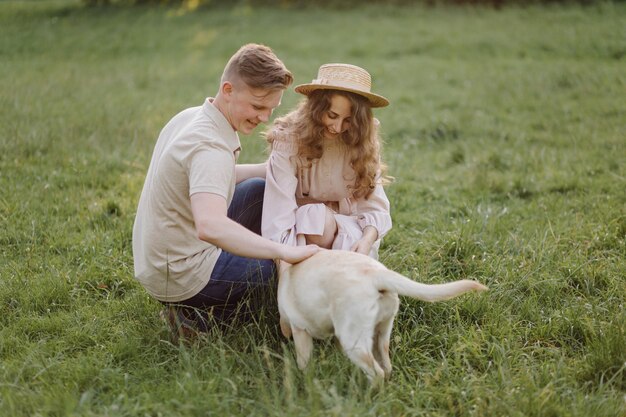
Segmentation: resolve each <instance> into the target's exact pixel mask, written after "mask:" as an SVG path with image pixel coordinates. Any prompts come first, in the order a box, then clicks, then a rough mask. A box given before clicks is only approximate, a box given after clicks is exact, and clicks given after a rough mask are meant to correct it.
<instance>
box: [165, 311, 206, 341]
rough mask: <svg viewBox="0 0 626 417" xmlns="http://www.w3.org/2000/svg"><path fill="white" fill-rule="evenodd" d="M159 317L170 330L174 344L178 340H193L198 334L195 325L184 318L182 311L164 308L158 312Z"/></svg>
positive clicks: (198, 331)
mask: <svg viewBox="0 0 626 417" xmlns="http://www.w3.org/2000/svg"><path fill="white" fill-rule="evenodd" d="M159 316H160V317H161V320H163V321H164V322H165V323H166V324H167V325H168V327H169V328H170V331H171V332H172V336H173V337H174V341H176V342H178V340H180V339H183V340H189V341H191V340H195V339H196V338H197V337H198V335H199V334H200V330H199V329H198V328H197V325H196V323H195V322H194V321H193V320H190V319H188V318H187V317H185V315H184V314H183V312H182V310H180V309H178V308H176V307H174V306H168V307H165V308H164V309H163V310H161V311H160V312H159Z"/></svg>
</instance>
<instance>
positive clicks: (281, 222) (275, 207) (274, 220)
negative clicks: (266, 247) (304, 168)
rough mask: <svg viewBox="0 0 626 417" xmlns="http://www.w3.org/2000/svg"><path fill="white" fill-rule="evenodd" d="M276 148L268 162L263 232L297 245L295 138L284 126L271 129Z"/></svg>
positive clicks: (278, 240) (283, 241)
mask: <svg viewBox="0 0 626 417" xmlns="http://www.w3.org/2000/svg"><path fill="white" fill-rule="evenodd" d="M270 135H271V137H272V138H273V140H274V141H273V143H272V151H271V154H270V157H269V160H268V162H267V171H266V176H265V196H264V199H263V218H262V222H261V233H262V235H263V237H265V238H267V239H270V240H272V241H274V242H278V243H284V244H287V245H291V246H296V226H295V225H296V210H297V209H298V206H297V204H296V187H297V186H298V180H297V177H296V165H295V162H294V158H292V156H294V155H295V154H296V153H297V144H296V142H295V138H293V137H292V136H290V135H287V134H286V133H285V132H284V131H283V130H282V129H280V128H275V129H274V130H273V131H271V132H270Z"/></svg>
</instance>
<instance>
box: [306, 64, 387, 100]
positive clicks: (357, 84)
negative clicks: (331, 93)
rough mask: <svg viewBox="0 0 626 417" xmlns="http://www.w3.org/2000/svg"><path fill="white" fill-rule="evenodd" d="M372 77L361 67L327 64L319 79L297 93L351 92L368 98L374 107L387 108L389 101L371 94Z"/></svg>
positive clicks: (319, 72)
mask: <svg viewBox="0 0 626 417" xmlns="http://www.w3.org/2000/svg"><path fill="white" fill-rule="evenodd" d="M371 89H372V77H371V76H370V74H369V72H367V71H365V70H364V69H363V68H361V67H357V66H356V65H349V64H325V65H322V66H321V67H320V69H319V71H318V72H317V78H316V79H314V80H313V81H311V82H310V83H309V84H300V85H299V86H297V87H296V88H295V90H296V92H297V93H300V94H304V95H305V96H308V95H309V94H311V93H312V92H313V91H315V90H341V91H349V92H351V93H355V94H358V95H360V96H363V97H365V98H367V99H368V100H369V102H370V105H371V106H372V107H385V106H387V105H389V100H387V99H386V98H385V97H383V96H380V95H378V94H374V93H372V92H371Z"/></svg>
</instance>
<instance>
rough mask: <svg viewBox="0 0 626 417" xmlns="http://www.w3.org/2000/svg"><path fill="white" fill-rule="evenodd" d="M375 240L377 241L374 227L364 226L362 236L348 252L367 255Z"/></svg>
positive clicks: (376, 232)
mask: <svg viewBox="0 0 626 417" xmlns="http://www.w3.org/2000/svg"><path fill="white" fill-rule="evenodd" d="M376 239H378V230H376V228H375V227H374V226H365V228H364V229H363V236H361V239H359V240H357V241H356V242H355V243H354V245H352V247H351V248H350V250H351V251H352V252H357V253H362V254H363V255H369V254H370V251H371V250H372V245H373V244H374V242H376Z"/></svg>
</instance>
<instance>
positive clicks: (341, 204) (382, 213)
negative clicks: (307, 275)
mask: <svg viewBox="0 0 626 417" xmlns="http://www.w3.org/2000/svg"><path fill="white" fill-rule="evenodd" d="M277 129H279V128H277ZM272 136H273V137H274V142H273V143H272V152H271V154H270V157H269V161H268V163H267V173H266V183H265V197H264V202H263V221H262V234H263V236H264V237H266V238H268V239H271V240H273V241H275V242H280V243H285V244H288V245H293V246H295V245H296V244H297V243H296V236H297V235H298V234H322V232H323V230H324V224H325V218H326V217H325V216H326V210H325V207H324V205H325V206H327V207H329V208H331V209H332V210H333V212H334V213H335V220H336V221H337V225H338V229H339V230H338V236H337V238H336V239H335V241H336V242H335V243H336V245H333V249H345V250H350V247H351V246H352V244H353V243H354V242H356V241H357V240H358V239H359V238H360V237H361V234H362V229H363V228H364V227H365V226H368V225H370V226H373V227H375V228H376V230H377V231H378V239H379V240H380V239H381V238H382V237H383V236H384V235H385V234H386V233H387V232H388V231H389V230H390V229H391V216H390V214H389V200H388V199H387V196H386V195H385V191H384V190H383V187H382V185H380V184H379V185H377V186H376V188H375V189H374V192H373V193H372V194H371V195H370V196H369V198H367V199H365V198H353V197H352V196H351V193H350V187H351V186H352V185H353V184H354V179H355V176H356V174H355V172H354V170H353V169H352V168H351V167H350V156H349V153H348V147H347V145H345V144H344V143H343V142H342V141H341V140H339V139H324V142H323V146H324V153H323V155H322V157H321V158H320V159H318V160H316V161H313V163H312V165H311V166H310V167H306V163H305V162H304V161H302V160H301V159H300V158H298V157H297V156H296V153H297V143H296V142H295V141H296V138H295V137H294V136H292V135H287V134H285V133H283V131H282V130H274V132H272ZM375 247H376V249H377V248H378V244H376V245H375Z"/></svg>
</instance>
